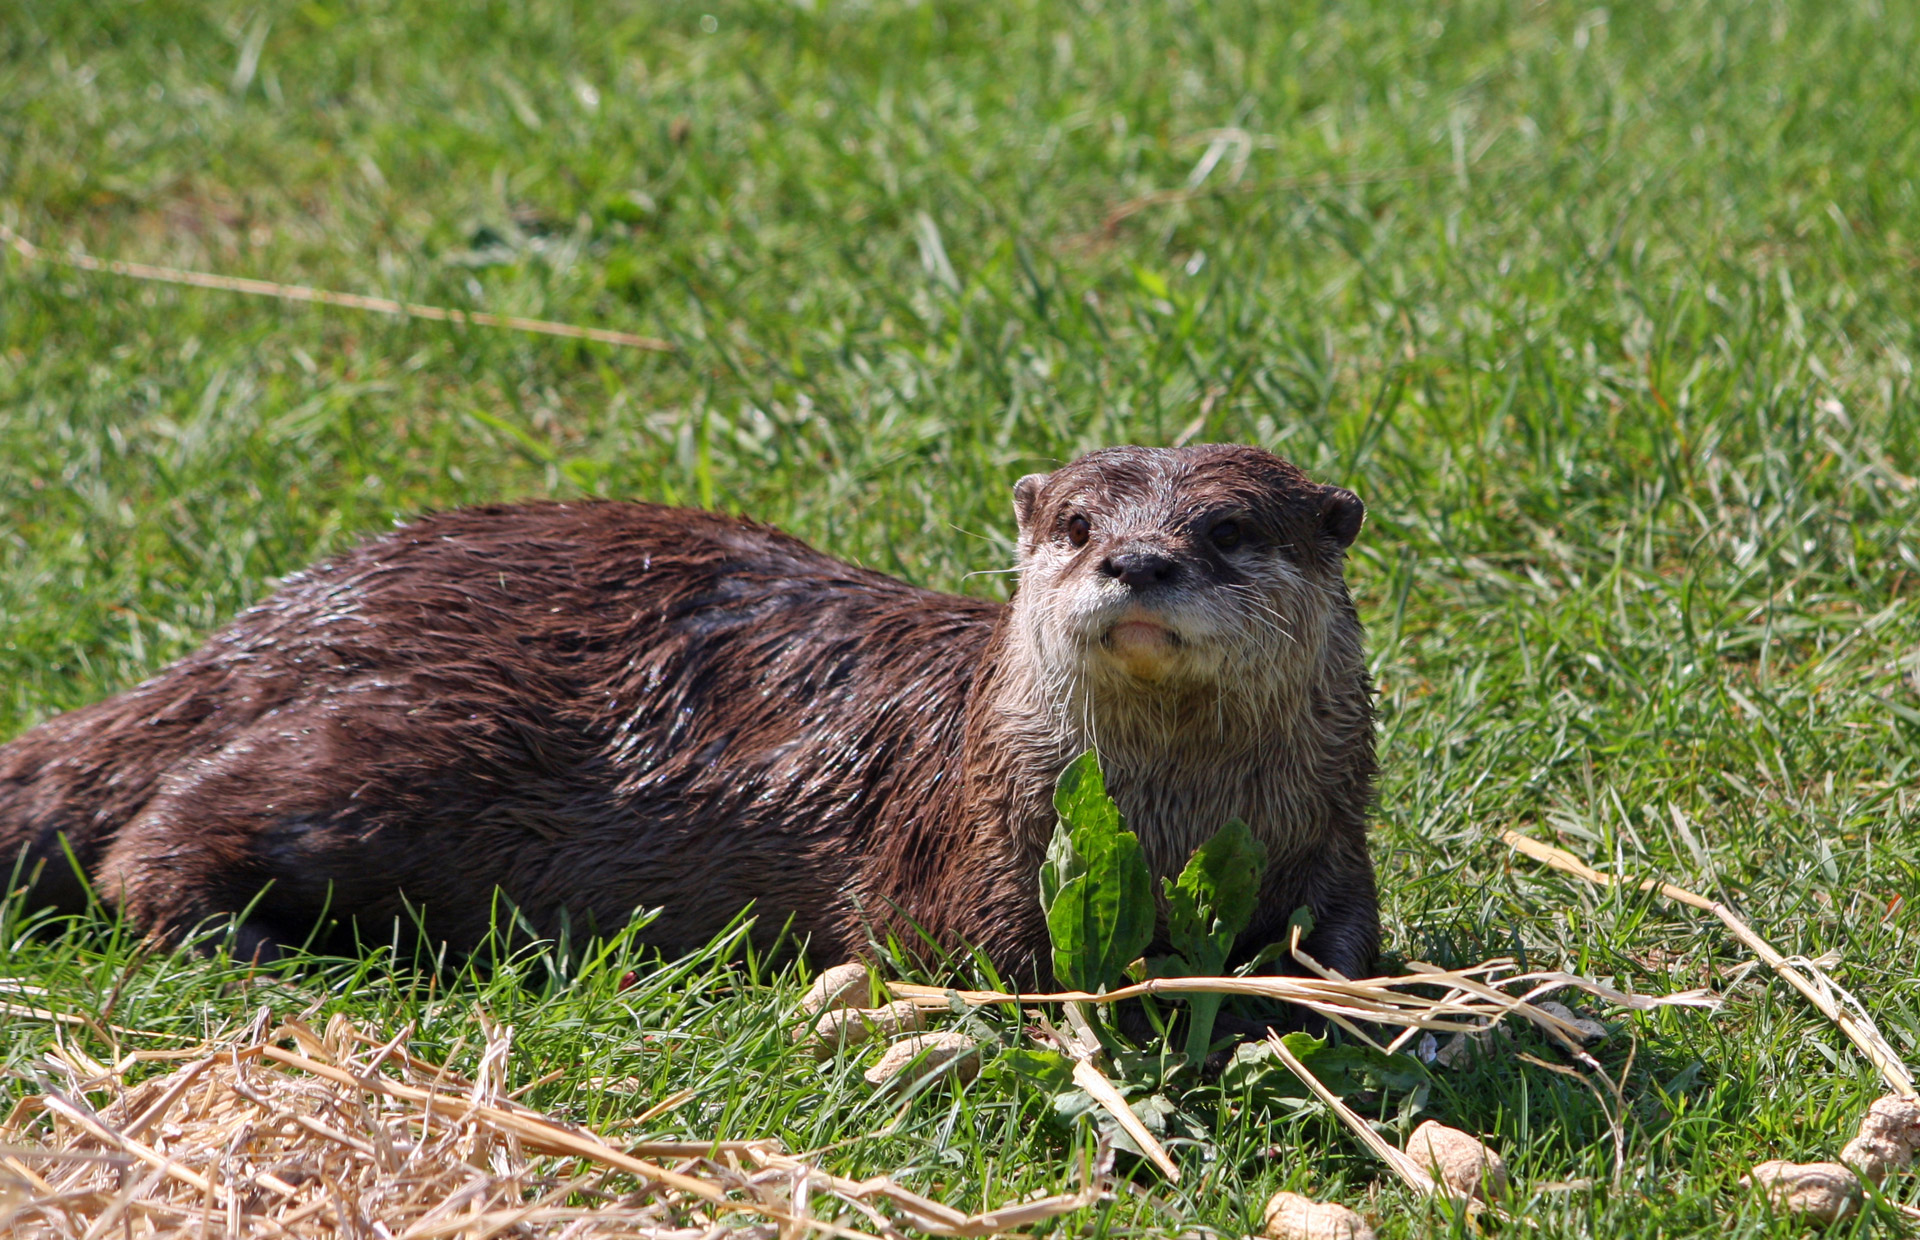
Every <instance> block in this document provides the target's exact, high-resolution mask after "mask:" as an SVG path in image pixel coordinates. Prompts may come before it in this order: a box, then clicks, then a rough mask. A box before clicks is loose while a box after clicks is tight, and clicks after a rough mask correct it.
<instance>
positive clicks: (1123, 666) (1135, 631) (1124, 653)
mask: <svg viewBox="0 0 1920 1240" xmlns="http://www.w3.org/2000/svg"><path fill="white" fill-rule="evenodd" d="M1181 645H1182V643H1181V641H1180V636H1179V634H1177V633H1175V632H1174V631H1173V630H1172V629H1170V628H1168V627H1167V626H1166V625H1164V624H1159V623H1156V622H1155V621H1152V620H1145V619H1136V618H1129V619H1126V620H1122V621H1121V622H1120V623H1118V624H1116V625H1114V626H1113V627H1112V628H1110V629H1108V630H1107V632H1106V636H1105V637H1103V638H1101V640H1100V647H1099V649H1100V653H1101V654H1102V655H1104V656H1105V657H1106V658H1107V659H1108V660H1109V661H1110V662H1112V663H1113V664H1114V665H1115V666H1117V667H1118V668H1119V669H1120V670H1121V671H1123V672H1125V673H1126V674H1127V675H1129V676H1133V677H1136V678H1138V679H1140V680H1164V679H1165V678H1166V677H1167V676H1169V675H1171V674H1172V672H1173V671H1174V669H1175V667H1176V665H1178V664H1179V662H1180V661H1181V658H1182V655H1181Z"/></svg>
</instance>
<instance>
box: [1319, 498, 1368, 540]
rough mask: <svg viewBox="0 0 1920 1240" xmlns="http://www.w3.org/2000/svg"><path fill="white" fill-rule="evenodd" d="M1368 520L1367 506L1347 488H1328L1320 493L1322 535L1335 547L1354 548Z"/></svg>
mask: <svg viewBox="0 0 1920 1240" xmlns="http://www.w3.org/2000/svg"><path fill="white" fill-rule="evenodd" d="M1366 519H1367V506H1366V505H1365V504H1363V503H1361V502H1360V497H1359V496H1358V495H1355V494H1354V493H1353V492H1352V491H1349V490H1347V489H1346V488H1345V487H1328V488H1327V489H1326V490H1324V491H1322V492H1321V493H1320V534H1321V537H1323V538H1326V539H1327V540H1329V541H1330V542H1332V543H1333V544H1334V545H1335V546H1338V547H1340V548H1342V549H1345V548H1347V547H1350V546H1352V545H1353V540H1354V537H1355V536H1356V535H1358V534H1359V533H1360V523H1361V522H1363V521H1365V520H1366Z"/></svg>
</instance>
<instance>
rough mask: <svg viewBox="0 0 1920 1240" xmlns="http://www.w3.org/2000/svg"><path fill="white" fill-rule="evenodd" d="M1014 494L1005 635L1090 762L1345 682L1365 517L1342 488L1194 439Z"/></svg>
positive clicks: (1352, 667)
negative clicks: (1087, 746)
mask: <svg viewBox="0 0 1920 1240" xmlns="http://www.w3.org/2000/svg"><path fill="white" fill-rule="evenodd" d="M1013 497H1014V512H1015V515H1016V516H1017V517H1018V518H1019V523H1020V587H1019V590H1018V591H1017V593H1016V594H1015V597H1014V601H1013V611H1014V623H1015V624H1016V625H1017V626H1018V629H1019V631H1020V633H1021V635H1022V637H1023V639H1024V642H1025V650H1026V652H1027V654H1028V656H1029V657H1030V658H1033V659H1035V660H1036V661H1037V666H1036V667H1035V668H1034V671H1035V672H1036V673H1037V674H1038V681H1039V683H1038V685H1036V688H1038V689H1039V690H1040V691H1041V692H1042V693H1043V694H1044V695H1045V697H1046V698H1047V699H1048V700H1049V701H1050V702H1052V703H1053V704H1054V706H1055V708H1056V709H1057V710H1060V711H1062V712H1065V713H1066V715H1067V716H1068V717H1067V718H1066V719H1064V720H1063V722H1065V723H1067V724H1068V725H1069V726H1073V725H1078V728H1079V729H1081V730H1084V731H1085V732H1087V733H1090V735H1086V736H1084V737H1083V738H1081V739H1083V740H1084V741H1088V742H1096V743H1099V744H1100V745H1101V746H1102V748H1103V749H1104V748H1105V747H1106V745H1107V744H1108V743H1109V742H1118V741H1122V740H1123V735H1124V734H1133V735H1135V737H1136V738H1137V739H1141V740H1146V739H1149V738H1148V737H1146V736H1142V735H1140V733H1141V731H1142V729H1145V730H1146V731H1148V732H1164V731H1165V730H1166V729H1168V728H1183V729H1184V728H1189V727H1191V725H1193V724H1194V723H1197V722H1209V721H1211V720H1209V719H1208V718H1207V717H1208V716H1212V717H1215V718H1217V722H1218V723H1219V724H1220V725H1221V726H1222V727H1225V728H1228V729H1231V728H1232V726H1233V724H1235V723H1237V722H1240V721H1241V720H1243V719H1245V718H1247V717H1249V716H1252V717H1257V718H1263V719H1271V718H1272V717H1273V715H1274V712H1275V710H1276V708H1279V709H1280V710H1281V711H1282V712H1283V713H1287V714H1292V713H1294V710H1296V709H1302V708H1304V707H1305V705H1306V704H1307V702H1308V701H1309V700H1310V699H1311V697H1312V691H1313V689H1314V688H1315V687H1316V686H1318V685H1320V684H1322V683H1339V682H1343V681H1344V683H1348V684H1351V683H1352V677H1353V674H1354V672H1355V671H1357V670H1358V663H1357V661H1358V659H1359V645H1358V631H1357V625H1356V624H1355V623H1354V622H1353V618H1352V617H1353V612H1352V605H1351V603H1350V602H1349V601H1348V597H1347V592H1346V587H1345V584H1344V581H1343V578H1342V572H1341V568H1342V561H1343V558H1344V555H1345V552H1346V549H1347V547H1348V546H1349V545H1350V544H1351V543H1352V542H1353V539H1354V536H1355V535H1356V534H1357V533H1358V532H1359V530H1360V523H1361V521H1362V519H1363V517H1364V516H1365V512H1366V509H1365V507H1364V506H1363V505H1362V504H1361V502H1360V500H1359V498H1358V497H1357V496H1355V495H1354V494H1353V492H1351V491H1348V490H1344V489H1342V488H1340V487H1333V486H1323V485H1321V484H1319V483H1316V482H1314V481H1312V480H1311V479H1309V478H1308V477H1307V476H1306V475H1305V474H1303V473H1301V472H1300V471H1299V470H1298V469H1296V468H1294V467H1293V466H1292V465H1290V464H1288V463H1287V462H1285V461H1283V460H1281V459H1280V458H1279V457H1276V456H1274V455H1272V454H1271V453H1267V452H1262V451H1261V450H1259V449H1258V448H1248V447H1239V446H1235V445H1228V444H1207V445H1199V446H1195V447H1188V448H1133V447H1127V448H1108V449H1104V450H1101V451H1098V452H1093V453H1089V454H1088V455H1086V456H1083V457H1081V458H1080V459H1079V460H1077V461H1074V462H1073V463H1072V464H1070V465H1067V466H1065V467H1063V468H1061V469H1058V470H1055V471H1054V472H1053V473H1051V474H1030V475H1028V476H1027V477H1025V478H1022V479H1020V481H1019V482H1018V483H1017V484H1016V485H1015V486H1014V491H1013ZM1330 665H1333V666H1330ZM1329 673H1332V675H1331V678H1330V679H1329ZM1209 730H1210V729H1209Z"/></svg>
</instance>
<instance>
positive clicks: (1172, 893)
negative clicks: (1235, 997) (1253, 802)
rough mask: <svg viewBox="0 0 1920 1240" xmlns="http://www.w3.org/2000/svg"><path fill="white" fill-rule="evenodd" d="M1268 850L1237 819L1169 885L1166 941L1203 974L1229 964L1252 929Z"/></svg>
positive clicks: (1203, 847)
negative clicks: (1239, 937) (1235, 943)
mask: <svg viewBox="0 0 1920 1240" xmlns="http://www.w3.org/2000/svg"><path fill="white" fill-rule="evenodd" d="M1266 868H1267V849H1266V846H1265V845H1264V844H1262V843H1261V842H1260V841H1259V840H1257V839H1255V838H1253V832H1252V831H1250V830H1248V829H1247V824H1246V823H1244V822H1241V821H1240V820H1239V819H1238V818H1236V819H1234V820H1233V821H1232V822H1229V823H1228V824H1227V825H1226V826H1224V827H1222V828H1220V830H1219V831H1217V832H1215V833H1214V836H1213V838H1212V839H1210V840H1208V841H1207V842H1206V843H1204V844H1202V845H1201V846H1200V847H1199V848H1198V849H1196V850H1195V851H1194V854H1193V858H1192V860H1190V861H1188V862H1187V868H1186V869H1184V870H1182V871H1181V872H1180V877H1179V879H1178V880H1177V881H1175V882H1170V883H1168V884H1167V887H1166V891H1167V936H1168V938H1169V939H1170V940H1171V941H1172V943H1173V949H1174V950H1175V951H1177V952H1179V953H1180V954H1181V955H1182V956H1184V957H1186V958H1187V960H1188V961H1189V962H1190V963H1191V964H1192V965H1193V966H1194V968H1196V969H1198V970H1200V971H1201V972H1202V973H1208V974H1212V973H1218V972H1220V970H1222V969H1224V968H1225V967H1226V964H1227V954H1228V952H1230V951H1231V950H1232V948H1233V940H1234V936H1235V935H1237V934H1239V933H1240V932H1241V931H1242V930H1244V929H1246V928H1247V923H1248V922H1249V921H1251V920H1252V919H1253V911H1254V909H1255V908H1256V907H1257V906H1258V904H1259V900H1260V878H1261V875H1263V874H1264V873H1265V872H1266Z"/></svg>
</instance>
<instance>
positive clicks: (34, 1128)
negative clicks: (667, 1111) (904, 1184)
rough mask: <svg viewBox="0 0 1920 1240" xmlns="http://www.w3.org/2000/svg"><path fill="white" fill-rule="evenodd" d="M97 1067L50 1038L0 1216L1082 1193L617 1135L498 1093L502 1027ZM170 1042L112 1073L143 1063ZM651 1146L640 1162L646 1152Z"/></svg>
mask: <svg viewBox="0 0 1920 1240" xmlns="http://www.w3.org/2000/svg"><path fill="white" fill-rule="evenodd" d="M266 1028H267V1021H266V1019H265V1014H264V1013H263V1014H262V1018H261V1019H260V1020H257V1021H256V1022H255V1023H254V1025H253V1028H252V1031H251V1032H250V1033H249V1034H248V1035H247V1036H243V1037H242V1038H240V1039H238V1040H236V1041H235V1042H234V1043H233V1044H232V1045H230V1046H227V1047H224V1048H218V1049H216V1048H211V1047H208V1048H203V1049H202V1051H200V1052H189V1053H182V1052H177V1051H176V1052H144V1053H135V1054H132V1055H129V1056H127V1057H126V1058H125V1059H123V1060H121V1061H120V1062H119V1063H116V1064H113V1065H106V1064H101V1063H98V1062H96V1061H94V1060H93V1059H91V1058H90V1057H88V1056H87V1055H86V1054H85V1053H84V1052H82V1051H80V1050H77V1049H74V1048H72V1047H63V1048H62V1049H60V1050H57V1051H55V1052H53V1053H52V1054H50V1055H49V1056H48V1057H47V1061H46V1066H47V1068H48V1069H49V1070H50V1071H51V1073H52V1074H53V1075H54V1076H55V1077H57V1078H58V1083H56V1084H49V1086H48V1087H47V1088H46V1089H45V1091H44V1092H43V1093H41V1094H38V1095H36V1096H34V1097H31V1098H28V1099H26V1100H24V1101H23V1102H22V1103H21V1104H20V1105H19V1106H17V1107H15V1108H14V1111H13V1114H12V1115H10V1116H9V1117H8V1118H7V1120H6V1122H5V1123H4V1124H3V1125H0V1144H4V1147H5V1148H4V1149H0V1234H5V1235H15V1234H18V1235H49V1236H71V1237H76V1238H78V1237H85V1236H102V1235H107V1234H112V1235H115V1236H127V1237H149V1236H155V1237H183V1238H184V1237H188V1236H192V1237H208V1238H227V1237H243V1236H244V1237H251V1236H262V1237H264V1236H280V1237H284V1236H300V1237H308V1236H310V1237H316V1238H319V1237H327V1238H331V1237H336V1236H369V1237H371V1236H381V1237H406V1238H407V1240H429V1238H431V1237H441V1236H454V1235H459V1236H467V1237H481V1236H493V1235H498V1234H502V1233H511V1234H514V1235H517V1236H556V1237H557V1236H562V1235H564V1236H566V1237H568V1238H569V1240H573V1238H580V1240H586V1238H595V1240H598V1238H602V1237H621V1236H645V1237H674V1238H684V1240H695V1238H696V1237H718V1236H720V1235H723V1234H724V1235H731V1234H735V1233H740V1234H745V1235H752V1236H755V1237H761V1236H764V1237H768V1238H771V1237H773V1236H775V1235H779V1236H783V1237H797V1236H800V1235H802V1234H805V1233H807V1232H818V1233H823V1234H829V1235H836V1236H845V1237H851V1238H854V1240H859V1238H861V1237H871V1236H874V1235H875V1234H876V1233H878V1234H880V1235H888V1236H891V1235H897V1234H898V1229H899V1228H900V1227H902V1226H910V1227H913V1228H916V1229H918V1230H921V1231H925V1232H930V1233H932V1234H935V1235H945V1236H978V1235H988V1234H992V1233H994V1232H998V1231H1004V1230H1006V1229H1008V1228H1012V1227H1020V1226H1025V1225H1028V1224H1031V1223H1035V1222H1039V1221H1041V1220H1043V1219H1046V1218H1051V1217H1054V1216H1056V1215H1059V1214H1063V1213H1066V1212H1067V1211H1069V1210H1073V1209H1077V1208H1079V1207H1081V1206H1084V1205H1088V1204H1090V1203H1091V1202H1092V1201H1093V1200H1095V1199H1096V1198H1097V1196H1098V1193H1097V1191H1095V1190H1091V1189H1089V1190H1086V1191H1083V1192H1081V1193H1076V1194H1072V1195H1067V1196H1058V1197H1050V1198H1046V1199H1044V1200H1041V1201H1034V1202H1027V1203H1023V1204H1020V1205H1016V1206H1013V1207H1010V1208H1008V1209H1006V1210H1002V1211H998V1212H996V1213H993V1214H986V1215H967V1214H963V1213H961V1212H959V1211H956V1210H952V1209H950V1208H948V1207H946V1206H943V1205H941V1204H940V1203H938V1202H935V1201H932V1200H930V1199H928V1198H925V1197H921V1196H919V1195H918V1194H915V1193H912V1192H909V1191H907V1190H905V1189H903V1188H901V1187H899V1186H898V1185H897V1184H894V1183H893V1182H892V1181H891V1180H889V1179H887V1178H886V1177H878V1178H875V1179H869V1180H861V1181H853V1180H846V1179H841V1178H839V1177H836V1176H833V1175H830V1174H828V1173H826V1172H824V1171H822V1170H821V1169H820V1168H818V1167H816V1166H814V1165H812V1164H811V1163H809V1162H807V1161H805V1160H803V1159H799V1158H795V1157H793V1156H791V1155H789V1154H787V1153H786V1152H785V1151H784V1150H783V1149H781V1147H780V1145H779V1144H778V1143H777V1142H774V1141H722V1142H684V1141H655V1142H642V1143H640V1144H638V1145H627V1146H624V1147H616V1146H614V1145H610V1144H608V1143H607V1142H606V1141H605V1140H603V1139H602V1138H600V1137H599V1136H598V1135H596V1134H595V1133H593V1132H591V1131H589V1130H587V1129H585V1128H581V1127H578V1126H576V1125H572V1124H568V1123H564V1122H562V1121H559V1120H555V1119H553V1118H550V1117H548V1116H546V1115H543V1114H541V1113H540V1112H538V1111H536V1110H533V1109H532V1108H530V1107H526V1106H522V1105H520V1104H519V1103H517V1102H515V1101H513V1100H512V1099H511V1098H510V1097H508V1096H507V1095H506V1094H505V1093H504V1092H503V1085H504V1074H505V1070H506V1066H507V1062H508V1058H509V1053H510V1049H511V1039H512V1030H511V1028H496V1029H494V1030H492V1034H491V1037H490V1039H489V1042H488V1045H487V1047H486V1048H485V1051H484V1053H483V1054H482V1055H481V1058H480V1065H481V1066H480V1069H479V1071H478V1073H477V1074H476V1079H473V1080H468V1079H466V1078H464V1077H462V1076H460V1075H458V1074H456V1073H453V1072H451V1071H448V1070H447V1069H446V1068H444V1067H441V1066H437V1065H434V1064H431V1063H426V1062H424V1061H422V1060H420V1059H418V1058H415V1057H413V1056H411V1055H409V1054H408V1053H407V1050H406V1041H407V1034H406V1032H405V1031H402V1033H401V1034H399V1035H398V1036H396V1037H394V1038H391V1039H388V1040H384V1041H383V1040H381V1039H377V1038H375V1037H372V1036H370V1035H368V1034H367V1033H365V1032H363V1031H362V1030H360V1029H358V1028H356V1027H354V1026H353V1025H352V1024H350V1023H349V1022H347V1021H346V1020H344V1019H341V1018H336V1019H335V1020H334V1021H333V1022H332V1023H331V1024H330V1025H329V1026H328V1027H327V1030H326V1032H325V1033H324V1034H317V1033H315V1032H314V1031H313V1030H312V1029H310V1028H308V1027H307V1026H305V1025H302V1024H299V1023H297V1022H296V1023H289V1024H285V1025H282V1026H280V1027H278V1028H276V1029H274V1030H273V1031H272V1032H271V1033H266V1032H264V1031H265V1030H266ZM183 1058H184V1059H186V1062H183V1063H181V1065H180V1066H179V1067H177V1068H175V1069H173V1070H172V1071H171V1072H168V1073H166V1074H165V1075H162V1076H159V1077H155V1078H152V1079H148V1080H145V1081H141V1082H139V1083H138V1084H131V1085H130V1084H128V1083H127V1079H126V1078H127V1074H128V1072H129V1071H131V1070H132V1069H134V1068H135V1067H136V1066H137V1065H139V1064H141V1063H142V1062H150V1061H153V1060H155V1059H171V1060H179V1059H183ZM656 1160H657V1161H656Z"/></svg>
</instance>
